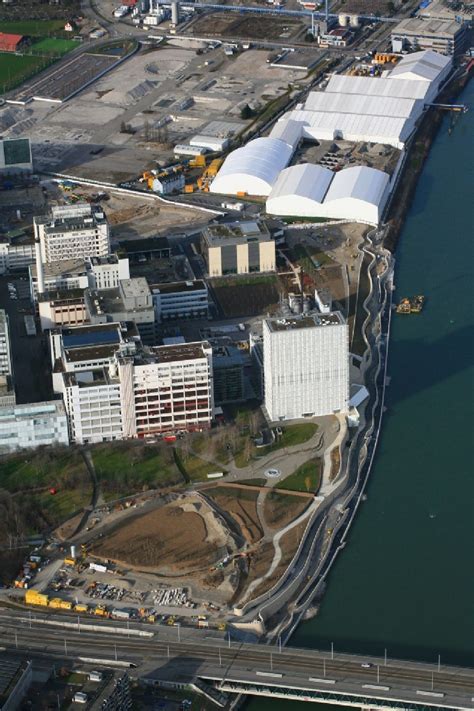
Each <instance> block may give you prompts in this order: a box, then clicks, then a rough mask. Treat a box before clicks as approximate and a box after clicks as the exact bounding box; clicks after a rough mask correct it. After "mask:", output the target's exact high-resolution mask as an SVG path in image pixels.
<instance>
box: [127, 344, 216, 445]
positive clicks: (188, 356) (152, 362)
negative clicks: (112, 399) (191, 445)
mask: <svg viewBox="0 0 474 711" xmlns="http://www.w3.org/2000/svg"><path fill="white" fill-rule="evenodd" d="M117 360H118V365H119V377H120V383H121V388H122V417H123V431H124V437H139V438H141V437H146V436H147V435H151V434H155V433H160V432H169V431H176V430H188V431H196V430H204V429H208V428H209V427H210V426H211V421H212V412H213V387H212V348H211V346H210V345H209V343H207V342H206V341H201V342H197V343H185V344H180V345H173V346H157V347H155V348H149V349H146V350H144V351H143V352H141V353H138V354H136V355H135V356H131V357H120V356H119V357H118V359H117Z"/></svg>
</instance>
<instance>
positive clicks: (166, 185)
mask: <svg viewBox="0 0 474 711" xmlns="http://www.w3.org/2000/svg"><path fill="white" fill-rule="evenodd" d="M185 182H186V181H185V179H184V174H183V173H170V174H168V175H161V176H158V177H157V178H155V179H154V180H153V182H152V190H153V192H155V193H159V194H160V195H171V194H172V193H175V192H180V191H181V190H182V189H183V188H184V184H185Z"/></svg>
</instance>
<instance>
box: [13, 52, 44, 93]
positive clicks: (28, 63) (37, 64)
mask: <svg viewBox="0 0 474 711" xmlns="http://www.w3.org/2000/svg"><path fill="white" fill-rule="evenodd" d="M51 61H52V60H51V59H49V58H47V57H46V58H45V57H32V56H31V55H22V56H20V55H16V54H9V53H6V52H4V53H1V54H0V92H5V91H8V90H9V89H13V88H14V87H16V86H18V85H19V84H21V83H22V82H24V81H25V80H26V79H29V78H30V77H32V76H33V75H34V74H37V73H38V72H39V71H40V70H41V69H44V68H45V67H47V66H48V65H49V64H51Z"/></svg>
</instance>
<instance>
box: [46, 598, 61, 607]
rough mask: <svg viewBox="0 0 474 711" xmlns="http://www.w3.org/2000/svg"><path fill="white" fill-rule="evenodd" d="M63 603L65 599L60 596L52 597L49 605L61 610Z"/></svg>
mask: <svg viewBox="0 0 474 711" xmlns="http://www.w3.org/2000/svg"><path fill="white" fill-rule="evenodd" d="M62 603H63V600H61V598H60V597H52V598H51V600H50V601H49V603H48V607H53V608H54V609H55V610H60V609H61V604H62Z"/></svg>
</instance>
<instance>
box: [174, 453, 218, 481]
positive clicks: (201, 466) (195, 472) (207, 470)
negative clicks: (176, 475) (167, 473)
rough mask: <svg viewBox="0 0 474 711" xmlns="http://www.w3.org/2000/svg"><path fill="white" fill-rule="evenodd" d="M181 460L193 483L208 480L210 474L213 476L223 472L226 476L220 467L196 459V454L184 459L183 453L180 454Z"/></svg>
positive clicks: (198, 458)
mask: <svg viewBox="0 0 474 711" xmlns="http://www.w3.org/2000/svg"><path fill="white" fill-rule="evenodd" d="M180 458H181V463H182V465H183V467H184V469H185V470H186V473H187V475H188V476H189V478H190V480H191V481H203V480H206V479H207V475H208V474H213V473H215V472H218V471H222V472H223V473H224V474H225V470H224V469H219V467H216V465H215V464H210V463H209V462H206V461H205V460H204V459H201V458H200V457H196V456H195V455H194V454H190V455H188V456H187V457H184V456H183V452H180Z"/></svg>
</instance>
